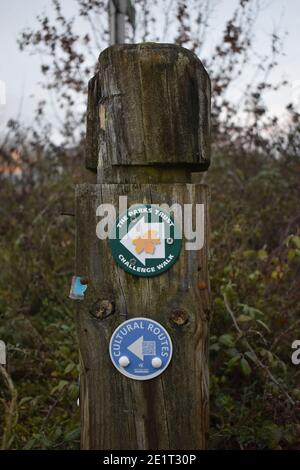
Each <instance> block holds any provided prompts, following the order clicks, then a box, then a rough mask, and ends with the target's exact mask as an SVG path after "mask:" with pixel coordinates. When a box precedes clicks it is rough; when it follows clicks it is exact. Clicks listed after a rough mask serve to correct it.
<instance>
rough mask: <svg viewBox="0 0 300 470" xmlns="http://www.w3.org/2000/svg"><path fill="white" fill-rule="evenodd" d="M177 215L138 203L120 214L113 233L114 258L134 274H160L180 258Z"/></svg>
mask: <svg viewBox="0 0 300 470" xmlns="http://www.w3.org/2000/svg"><path fill="white" fill-rule="evenodd" d="M180 235H181V234H180V231H179V230H178V227H177V225H176V224H175V222H174V219H173V218H172V217H171V216H170V215H169V214H168V213H167V212H166V211H164V210H162V209H161V208H160V207H159V206H155V205H153V204H139V205H134V206H131V207H130V208H129V209H128V211H127V212H125V213H124V214H122V215H120V216H119V217H118V219H117V220H116V223H115V226H114V228H113V230H112V231H111V233H110V237H109V243H110V247H111V251H112V255H113V257H114V259H115V261H116V262H117V263H118V265H119V266H121V268H122V269H124V270H125V271H127V272H128V273H131V274H134V275H135V276H143V277H151V276H158V275H159V274H162V273H163V272H165V271H167V270H168V269H169V268H170V267H171V266H172V265H173V264H174V263H175V262H176V260H177V258H178V256H179V253H180V249H181V236H180Z"/></svg>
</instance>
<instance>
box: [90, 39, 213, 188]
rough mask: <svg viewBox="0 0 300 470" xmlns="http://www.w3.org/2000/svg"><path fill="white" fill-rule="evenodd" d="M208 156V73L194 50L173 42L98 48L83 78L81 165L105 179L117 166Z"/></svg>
mask: <svg viewBox="0 0 300 470" xmlns="http://www.w3.org/2000/svg"><path fill="white" fill-rule="evenodd" d="M209 163H210V80H209V77H208V74H207V72H206V70H205V69H204V67H203V65H202V63H201V61H200V60H199V59H198V57H197V56H196V55H195V54H194V53H192V52H191V51H189V50H187V49H184V48H182V47H179V46H175V45H172V44H157V43H143V44H123V45H114V46H111V47H109V48H107V49H105V50H104V51H103V52H102V53H101V54H100V57H99V72H98V73H97V74H96V75H95V77H93V78H92V79H91V81H90V83H89V96H88V110H87V152H86V166H87V168H89V169H92V170H94V171H98V174H101V175H102V177H101V178H100V180H105V175H106V176H107V177H108V180H110V179H111V175H112V174H113V173H114V172H117V171H118V169H120V168H126V169H127V172H128V171H129V167H130V169H131V170H130V171H133V167H135V168H136V169H137V170H138V169H141V167H143V168H144V169H145V168H146V170H145V171H147V167H149V168H156V169H157V168H158V167H159V168H160V171H161V170H162V169H163V168H165V169H166V170H167V171H172V169H176V168H185V169H187V171H189V172H195V171H204V170H207V168H208V166H209ZM149 168H148V169H149ZM109 175H110V176H109ZM108 180H107V181H108ZM108 182H109V181H108ZM111 182H113V181H111Z"/></svg>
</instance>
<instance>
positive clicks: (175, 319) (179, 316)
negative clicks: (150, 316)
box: [170, 309, 189, 326]
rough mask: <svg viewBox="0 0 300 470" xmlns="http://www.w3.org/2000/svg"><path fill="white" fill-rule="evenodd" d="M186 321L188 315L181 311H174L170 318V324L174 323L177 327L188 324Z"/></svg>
mask: <svg viewBox="0 0 300 470" xmlns="http://www.w3.org/2000/svg"><path fill="white" fill-rule="evenodd" d="M188 319H189V314H188V313H187V312H186V311H185V310H183V309H178V310H174V312H173V313H172V315H171V317H170V320H171V322H172V323H175V325H177V326H183V325H185V324H186V323H187V322H188Z"/></svg>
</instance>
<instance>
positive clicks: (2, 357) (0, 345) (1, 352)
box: [0, 340, 6, 366]
mask: <svg viewBox="0 0 300 470" xmlns="http://www.w3.org/2000/svg"><path fill="white" fill-rule="evenodd" d="M0 364H1V366H6V346H5V343H4V341H1V340H0Z"/></svg>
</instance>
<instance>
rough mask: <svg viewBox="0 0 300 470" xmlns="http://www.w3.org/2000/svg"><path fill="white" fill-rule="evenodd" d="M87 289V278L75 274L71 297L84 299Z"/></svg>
mask: <svg viewBox="0 0 300 470" xmlns="http://www.w3.org/2000/svg"><path fill="white" fill-rule="evenodd" d="M83 281H84V283H83ZM86 289H87V282H86V280H85V279H84V278H81V277H80V276H73V277H72V284H71V289H70V294H69V297H70V299H73V300H82V299H84V293H85V291H86Z"/></svg>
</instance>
